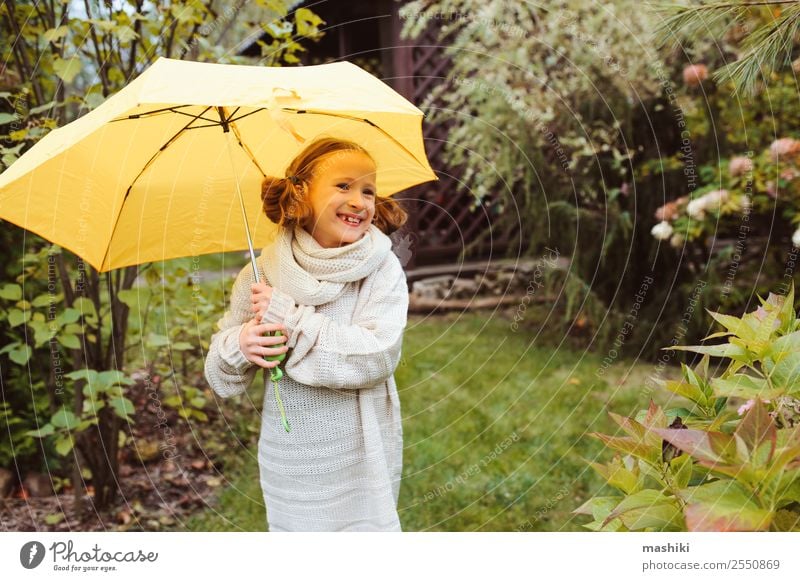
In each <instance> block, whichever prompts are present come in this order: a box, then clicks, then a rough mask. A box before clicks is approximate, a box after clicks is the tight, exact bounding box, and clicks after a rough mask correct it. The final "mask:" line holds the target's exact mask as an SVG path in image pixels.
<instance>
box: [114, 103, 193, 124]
mask: <svg viewBox="0 0 800 581" xmlns="http://www.w3.org/2000/svg"><path fill="white" fill-rule="evenodd" d="M191 106H192V105H170V106H169V107H164V108H163V109H154V110H152V111H145V112H144V113H134V114H133V115H128V116H126V117H120V118H118V119H112V120H111V121H110V123H113V122H114V121H127V120H129V119H138V118H139V117H145V116H149V115H155V114H157V113H158V114H163V113H166V112H167V111H172V112H173V113H183V111H176V110H175V109H176V108H180V107H191ZM183 114H184V115H188V113H183Z"/></svg>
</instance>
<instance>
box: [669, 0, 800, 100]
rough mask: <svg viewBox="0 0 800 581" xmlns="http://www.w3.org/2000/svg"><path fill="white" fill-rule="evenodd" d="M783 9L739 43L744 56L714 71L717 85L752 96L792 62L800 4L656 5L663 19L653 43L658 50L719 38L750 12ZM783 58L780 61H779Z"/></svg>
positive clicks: (791, 0)
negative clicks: (728, 85)
mask: <svg viewBox="0 0 800 581" xmlns="http://www.w3.org/2000/svg"><path fill="white" fill-rule="evenodd" d="M774 6H782V7H783V8H782V11H781V13H780V15H779V16H778V17H777V18H776V19H775V20H774V21H773V22H771V23H769V24H765V25H762V26H760V27H759V28H757V29H756V30H755V31H754V32H753V33H752V34H751V35H750V36H749V37H747V38H746V39H745V40H744V42H743V43H742V49H743V50H744V54H743V56H741V57H740V58H739V59H737V60H736V61H735V62H733V63H729V64H727V65H725V66H723V67H721V68H720V69H718V70H717V71H715V72H714V75H713V78H714V80H715V81H716V82H717V83H722V82H727V81H730V82H732V83H733V85H734V92H733V95H736V94H738V93H739V92H740V91H742V92H747V93H749V94H750V95H753V94H754V93H756V92H757V87H758V80H759V78H760V77H761V76H762V75H764V76H767V75H769V73H770V72H772V71H773V70H775V69H776V68H778V67H780V66H782V65H784V64H786V63H787V62H789V61H791V55H792V49H793V47H794V42H795V39H796V37H797V34H798V31H799V30H800V1H798V0H772V1H752V2H720V1H711V2H705V3H703V4H698V5H691V6H686V5H664V4H659V5H657V8H656V9H657V10H659V11H661V12H664V13H665V17H664V19H663V21H662V22H661V24H660V25H658V26H657V27H656V29H655V31H654V35H653V37H654V41H655V42H656V44H657V45H658V46H659V47H663V46H665V45H667V44H670V48H671V49H673V50H674V49H675V48H677V47H678V46H680V44H681V41H682V40H683V39H692V38H702V37H708V36H709V35H710V36H711V37H713V38H720V37H722V36H723V35H724V34H725V33H726V32H727V31H728V30H730V28H731V27H733V26H735V25H737V24H739V23H741V22H743V21H744V19H745V17H746V16H747V14H748V13H749V12H750V11H751V10H753V9H759V8H764V7H774ZM781 57H783V58H781Z"/></svg>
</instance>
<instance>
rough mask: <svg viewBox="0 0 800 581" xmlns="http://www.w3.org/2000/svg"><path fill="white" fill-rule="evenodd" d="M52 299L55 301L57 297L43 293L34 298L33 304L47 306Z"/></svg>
mask: <svg viewBox="0 0 800 581" xmlns="http://www.w3.org/2000/svg"><path fill="white" fill-rule="evenodd" d="M51 301H53V302H55V297H52V296H51V295H49V294H43V295H39V296H38V297H36V298H35V299H33V302H32V303H31V304H32V305H33V306H34V307H46V306H48V305H49V304H50V302H51Z"/></svg>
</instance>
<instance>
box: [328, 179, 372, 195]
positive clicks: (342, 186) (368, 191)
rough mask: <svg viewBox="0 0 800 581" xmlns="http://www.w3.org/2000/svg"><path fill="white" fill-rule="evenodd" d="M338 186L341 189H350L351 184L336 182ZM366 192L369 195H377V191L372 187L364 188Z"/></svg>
mask: <svg viewBox="0 0 800 581" xmlns="http://www.w3.org/2000/svg"><path fill="white" fill-rule="evenodd" d="M336 187H337V188H339V189H340V190H348V189H350V184H348V183H344V182H343V183H341V184H336ZM364 193H365V194H367V195H368V196H374V195H375V192H373V191H372V190H371V189H366V190H364Z"/></svg>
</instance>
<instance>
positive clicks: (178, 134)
mask: <svg viewBox="0 0 800 581" xmlns="http://www.w3.org/2000/svg"><path fill="white" fill-rule="evenodd" d="M209 109H211V107H206V108H205V109H204V110H203V112H202V113H200V115H203V113H205V112H206V111H208V110H209ZM197 119H198V117H193V118H192V120H191V121H189V123H187V124H186V125H185V126H184V127H183V128H182V129H181V130H180V131H178V132H177V133H176V134H175V135H173V136H172V137H170V138H169V139H168V140H167V141H166V143H164V145H162V146H161V147H159V148H158V151H156V152H155V153H154V154H153V155H152V157H151V158H150V159H149V160H147V163H145V164H144V167H142V169H141V170H140V171H139V173H138V174H137V175H136V177H135V178H133V181H132V182H131V183H130V185H129V186H128V190H127V191H126V192H125V197H124V198H123V199H122V204H121V205H120V207H119V212H117V219H116V220H114V227H113V228H112V229H111V236H110V237H109V238H108V245H107V246H106V252H105V255H104V256H103V262H101V263H100V268H103V267H104V266H105V264H106V260H107V259H108V252H109V250H110V249H111V243H112V242H113V241H114V234H115V233H116V232H117V225H119V218H120V216H122V211H123V210H124V209H125V202H127V201H128V196H129V195H130V193H131V189H132V188H133V186H134V184H136V180H138V179H139V178H140V177H141V176H142V174H143V173H144V172H145V170H146V169H147V168H148V167H150V165H151V164H152V163H153V162H154V161H155V159H156V158H157V157H158V156H159V155H161V152H162V151H164V150H165V149H167V148H168V147H169V146H170V145H171V144H172V143H173V142H174V141H175V140H176V139H178V137H180V136H181V135H183V132H184V131H185V130H186V129H188V128H189V125H191V124H192V123H194V122H195V121H197Z"/></svg>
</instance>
